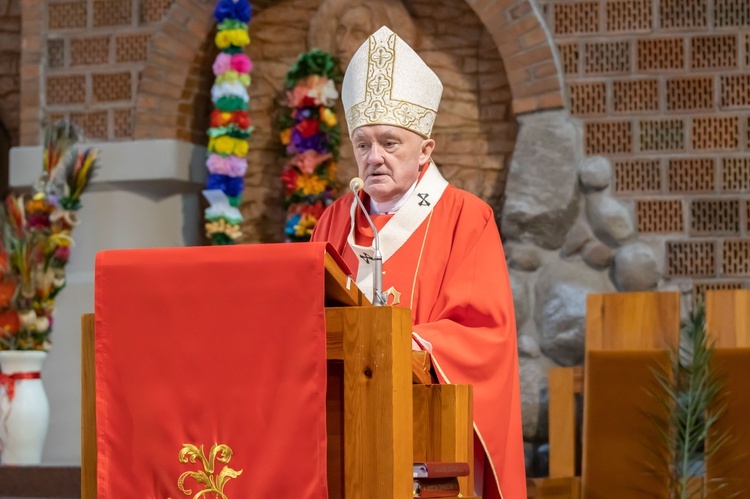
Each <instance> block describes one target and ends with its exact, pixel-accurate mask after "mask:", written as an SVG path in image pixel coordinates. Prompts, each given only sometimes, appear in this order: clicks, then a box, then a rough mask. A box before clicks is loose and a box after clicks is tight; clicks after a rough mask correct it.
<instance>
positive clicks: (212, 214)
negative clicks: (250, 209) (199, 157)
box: [203, 0, 253, 244]
mask: <svg viewBox="0 0 750 499" xmlns="http://www.w3.org/2000/svg"><path fill="white" fill-rule="evenodd" d="M250 17H251V7H250V3H249V2H248V1H247V0H219V2H218V3H217V4H216V8H215V9H214V18H215V19H216V22H217V23H218V26H217V33H216V38H215V40H214V41H215V43H216V46H217V47H219V49H220V50H221V52H220V53H219V55H217V56H216V60H215V61H214V64H213V71H214V75H215V76H216V79H215V80H214V85H213V87H212V88H211V101H212V102H213V104H214V108H215V109H214V110H213V112H212V113H211V128H209V129H208V132H207V134H208V137H209V139H208V158H207V159H206V167H207V168H208V172H209V175H208V179H207V181H206V190H205V191H203V194H204V196H205V197H206V199H208V201H209V203H210V204H211V206H210V207H209V208H207V209H206V236H207V237H208V238H209V239H211V242H212V243H213V244H233V243H235V242H236V241H237V240H238V239H239V238H240V237H242V232H241V231H240V228H239V224H240V223H241V222H242V214H241V213H240V210H239V209H238V207H239V205H240V203H241V201H242V190H243V188H244V180H243V179H244V176H245V172H246V171H247V158H246V156H247V150H248V143H247V140H248V138H249V137H250V135H251V134H252V131H253V126H252V122H251V121H250V116H248V112H247V111H248V103H249V101H250V97H249V95H248V91H247V88H248V87H249V86H250V81H251V79H250V72H251V71H252V69H253V63H252V61H250V58H248V56H247V55H245V54H244V53H243V47H245V46H246V45H248V44H249V43H250V37H249V35H248V31H247V30H248V28H247V25H248V23H249V22H250Z"/></svg>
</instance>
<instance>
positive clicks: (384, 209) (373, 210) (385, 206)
mask: <svg viewBox="0 0 750 499" xmlns="http://www.w3.org/2000/svg"><path fill="white" fill-rule="evenodd" d="M417 182H419V179H417V180H415V181H414V183H413V184H412V185H411V187H409V190H408V191H406V193H404V195H403V196H401V197H400V198H398V199H395V200H393V201H386V202H385V203H378V202H377V201H375V200H374V199H372V198H370V214H371V215H383V214H386V213H396V212H397V211H398V209H399V208H401V207H402V206H403V205H404V203H406V201H407V200H408V199H409V196H411V193H412V192H414V189H416V188H417Z"/></svg>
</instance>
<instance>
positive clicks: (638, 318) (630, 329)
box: [586, 292, 680, 352]
mask: <svg viewBox="0 0 750 499" xmlns="http://www.w3.org/2000/svg"><path fill="white" fill-rule="evenodd" d="M679 334H680V294H679V293H677V292H674V293H657V292H645V293H608V294H590V295H588V297H587V302H586V351H587V352H588V351H591V350H665V349H668V348H670V347H676V346H677V345H678V341H679Z"/></svg>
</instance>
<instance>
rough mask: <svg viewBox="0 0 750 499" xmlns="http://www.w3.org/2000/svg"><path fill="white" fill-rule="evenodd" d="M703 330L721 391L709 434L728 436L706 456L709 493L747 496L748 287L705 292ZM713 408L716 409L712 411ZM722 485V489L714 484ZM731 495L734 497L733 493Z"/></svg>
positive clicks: (749, 453) (749, 467)
mask: <svg viewBox="0 0 750 499" xmlns="http://www.w3.org/2000/svg"><path fill="white" fill-rule="evenodd" d="M706 331H707V333H708V335H709V337H711V338H712V339H713V340H714V341H715V343H714V346H715V350H714V356H713V362H712V367H713V368H714V369H715V372H716V374H717V375H718V376H719V379H720V382H721V383H722V384H723V387H724V388H723V389H724V392H725V395H724V396H721V397H720V398H719V400H718V401H717V406H718V407H720V408H723V413H722V415H721V417H720V418H719V419H718V420H717V422H716V426H715V428H714V431H713V432H712V434H711V435H710V436H709V438H714V439H717V438H721V437H722V436H723V435H727V436H728V437H729V438H728V440H726V441H725V442H724V443H723V444H721V447H720V450H719V451H718V452H715V453H713V454H709V455H708V456H707V458H706V479H707V480H708V484H707V485H708V487H707V488H708V490H709V491H712V490H713V493H711V494H709V496H710V497H747V495H748V494H750V486H748V481H747V477H748V476H750V427H749V426H748V421H750V382H749V381H748V376H747V372H748V366H749V365H750V290H746V289H743V290H716V291H708V292H707V293H706ZM714 410H715V409H714ZM719 486H721V487H722V488H721V489H720V490H717V488H718V487H719ZM733 494H734V495H733Z"/></svg>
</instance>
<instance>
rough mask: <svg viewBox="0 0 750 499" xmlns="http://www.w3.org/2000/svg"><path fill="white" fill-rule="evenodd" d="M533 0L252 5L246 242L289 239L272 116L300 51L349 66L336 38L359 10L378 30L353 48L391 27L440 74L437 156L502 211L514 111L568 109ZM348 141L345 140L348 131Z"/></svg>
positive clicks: (345, 173)
mask: <svg viewBox="0 0 750 499" xmlns="http://www.w3.org/2000/svg"><path fill="white" fill-rule="evenodd" d="M527 3H528V2H498V3H495V4H492V5H489V4H480V3H476V2H475V3H473V4H472V3H470V2H465V1H462V0H454V1H451V0H446V1H442V2H437V3H436V2H433V1H429V0H404V1H400V0H399V1H397V0H384V1H380V2H369V4H371V6H368V5H365V4H367V2H344V1H341V2H338V1H335V0H334V1H331V0H287V1H281V2H279V1H256V2H253V4H254V6H255V7H256V10H257V12H256V14H255V16H254V18H253V22H252V23H251V29H250V31H251V38H252V39H253V41H252V43H251V45H250V47H249V53H250V56H251V57H252V59H253V60H254V61H255V70H254V73H253V84H252V86H251V112H252V117H253V120H254V123H255V125H256V131H255V135H254V138H253V140H252V142H251V145H250V155H249V160H250V163H251V165H259V166H260V167H259V168H255V169H253V168H251V171H250V173H249V174H248V178H247V189H246V194H245V199H246V202H245V204H244V205H243V207H242V209H243V212H244V213H245V215H246V217H245V218H246V220H247V221H246V227H245V230H246V233H247V234H249V238H250V239H251V240H262V241H275V240H280V239H281V238H283V234H282V233H281V232H280V229H279V228H280V227H282V226H283V221H284V212H283V209H282V208H281V205H282V199H281V193H282V190H281V188H280V184H279V182H278V179H277V178H278V174H279V171H280V170H281V163H280V162H279V158H278V151H279V149H280V145H279V141H278V138H277V134H278V130H277V129H276V127H275V123H274V120H275V114H276V109H277V108H278V106H279V105H280V104H281V96H282V93H283V88H282V86H283V81H284V76H285V74H286V71H287V70H288V68H289V66H290V65H291V64H292V63H293V62H294V60H295V58H296V56H297V55H298V54H299V53H301V52H304V51H306V50H309V49H310V48H311V47H313V46H316V47H319V48H323V49H325V50H328V51H330V52H332V53H334V55H338V56H341V57H342V59H344V63H345V62H346V61H347V60H348V56H349V55H350V54H351V51H352V50H351V46H349V47H348V50H346V49H347V48H346V47H341V46H339V45H340V44H342V43H344V42H338V41H336V40H333V41H332V40H331V39H332V38H335V36H336V35H335V33H337V32H338V31H340V30H342V29H346V30H347V33H348V32H349V31H351V30H352V29H351V28H352V26H356V25H357V22H358V19H357V18H356V13H355V14H352V12H355V11H356V10H357V9H361V10H369V12H370V14H371V16H372V18H373V19H372V21H371V24H373V25H372V26H369V25H368V26H367V27H361V29H360V31H361V32H360V33H359V37H360V38H361V40H359V39H358V40H357V43H355V44H354V48H356V46H358V45H359V43H361V41H363V40H364V38H365V37H366V36H367V34H369V32H370V31H374V30H375V29H377V28H378V27H379V26H380V25H381V24H388V25H389V26H390V27H391V28H393V29H394V30H395V31H396V32H398V33H399V34H400V35H401V36H402V37H404V38H405V39H406V40H407V41H408V42H409V43H410V44H411V45H412V46H413V47H414V48H415V49H416V50H417V51H418V52H419V53H420V55H421V56H422V57H423V58H424V59H425V61H426V62H427V63H428V64H429V65H430V66H431V67H432V68H433V69H434V70H435V72H436V73H438V75H439V76H440V78H441V80H442V81H443V83H444V86H445V91H444V97H443V101H442V102H441V108H440V112H439V115H438V119H437V122H436V124H435V129H434V131H433V137H434V138H435V140H436V142H437V147H436V152H435V154H434V157H435V160H436V162H437V163H438V165H439V166H440V167H441V170H442V171H443V173H444V174H445V175H446V177H447V178H448V179H449V180H450V181H451V182H452V183H453V184H455V185H458V186H459V187H462V188H465V189H467V190H469V191H471V192H474V193H475V194H477V195H479V196H480V197H482V198H484V199H486V200H488V201H489V202H490V203H491V204H492V205H493V206H494V207H495V208H496V210H497V211H499V209H500V207H501V206H502V195H503V192H504V187H505V178H506V175H507V171H508V167H509V164H510V157H511V155H512V152H513V147H514V144H515V138H516V134H517V130H518V125H517V123H516V120H515V114H516V113H520V112H531V111H537V110H541V109H543V108H545V106H546V108H557V107H560V106H562V104H563V99H562V94H561V92H560V88H561V87H560V84H561V81H560V77H559V73H558V72H557V70H556V67H557V66H556V62H555V60H554V56H553V51H552V49H551V47H550V45H549V44H548V43H547V37H546V32H545V30H544V27H543V25H542V24H541V23H540V20H539V18H538V17H537V15H536V13H535V11H534V10H533V9H532V8H531V6H530V4H528V5H526V6H525V7H524V4H527ZM353 15H354V16H355V17H353ZM405 19H406V20H405ZM374 24H378V25H377V26H374ZM327 34H331V36H327ZM346 36H348V34H347V35H346ZM349 43H350V45H351V43H352V42H351V41H350V42H349ZM347 54H348V55H347ZM506 57H507V58H508V59H509V60H510V61H511V63H512V64H511V66H509V65H508V64H507V61H506ZM344 65H345V64H344ZM342 66H343V65H342ZM511 78H513V79H514V80H513V81H511ZM339 116H340V117H343V112H339ZM342 135H344V137H346V135H347V133H346V131H344V133H343V134H342ZM341 154H342V158H341V161H340V162H339V178H340V179H348V178H350V177H351V176H353V175H354V174H355V172H356V170H355V163H354V160H353V158H352V156H351V147H350V145H349V143H348V141H347V140H346V138H344V140H343V143H342V147H341Z"/></svg>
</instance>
